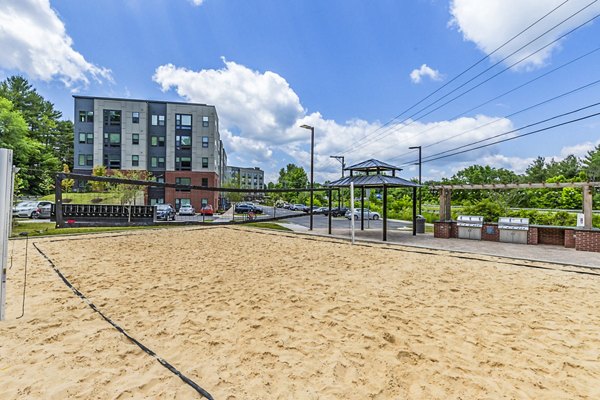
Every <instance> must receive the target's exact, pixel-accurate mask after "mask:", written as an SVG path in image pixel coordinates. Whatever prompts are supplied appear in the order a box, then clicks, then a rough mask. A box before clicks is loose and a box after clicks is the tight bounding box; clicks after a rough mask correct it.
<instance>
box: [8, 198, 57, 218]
mask: <svg viewBox="0 0 600 400" xmlns="http://www.w3.org/2000/svg"><path fill="white" fill-rule="evenodd" d="M47 205H52V202H51V201H23V202H21V203H19V204H17V206H16V207H14V208H13V211H12V214H13V217H21V218H38V217H39V216H40V207H43V206H47Z"/></svg>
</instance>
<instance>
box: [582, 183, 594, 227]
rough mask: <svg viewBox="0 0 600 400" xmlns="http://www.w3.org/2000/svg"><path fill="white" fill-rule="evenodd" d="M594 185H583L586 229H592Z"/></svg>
mask: <svg viewBox="0 0 600 400" xmlns="http://www.w3.org/2000/svg"><path fill="white" fill-rule="evenodd" d="M592 190H593V189H592V187H591V186H584V187H583V219H584V225H583V227H584V228H585V229H592Z"/></svg>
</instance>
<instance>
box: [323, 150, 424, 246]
mask: <svg viewBox="0 0 600 400" xmlns="http://www.w3.org/2000/svg"><path fill="white" fill-rule="evenodd" d="M345 170H346V171H350V176H347V177H345V178H341V179H338V180H337V181H334V182H331V183H328V184H326V186H328V187H332V188H334V187H335V188H340V187H350V185H351V184H354V187H357V188H360V193H361V200H360V202H361V203H360V207H361V218H360V229H361V230H364V220H365V218H364V209H365V189H367V188H375V189H378V188H382V189H383V218H382V219H383V240H384V241H386V240H387V194H388V188H392V187H412V188H413V193H412V198H413V202H412V203H413V218H412V220H413V235H416V234H417V225H416V219H417V202H416V198H417V188H418V187H420V185H419V184H417V183H414V182H411V181H408V180H406V179H403V178H400V177H398V176H396V171H398V172H399V171H401V170H402V168H399V167H396V166H394V165H391V164H388V163H384V162H383V161H379V160H375V159H370V160H366V161H363V162H360V163H358V164H354V165H351V166H349V167H348V168H345Z"/></svg>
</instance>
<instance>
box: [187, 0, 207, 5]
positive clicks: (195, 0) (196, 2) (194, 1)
mask: <svg viewBox="0 0 600 400" xmlns="http://www.w3.org/2000/svg"><path fill="white" fill-rule="evenodd" d="M190 3H192V4H193V5H195V6H201V5H202V3H204V0H190Z"/></svg>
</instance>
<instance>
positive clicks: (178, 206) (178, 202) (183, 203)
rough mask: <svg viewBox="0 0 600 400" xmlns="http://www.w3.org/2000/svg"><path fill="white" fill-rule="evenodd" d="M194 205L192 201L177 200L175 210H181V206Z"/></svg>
mask: <svg viewBox="0 0 600 400" xmlns="http://www.w3.org/2000/svg"><path fill="white" fill-rule="evenodd" d="M191 204H192V200H191V199H175V209H177V210H179V209H180V208H181V206H189V205H191Z"/></svg>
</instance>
